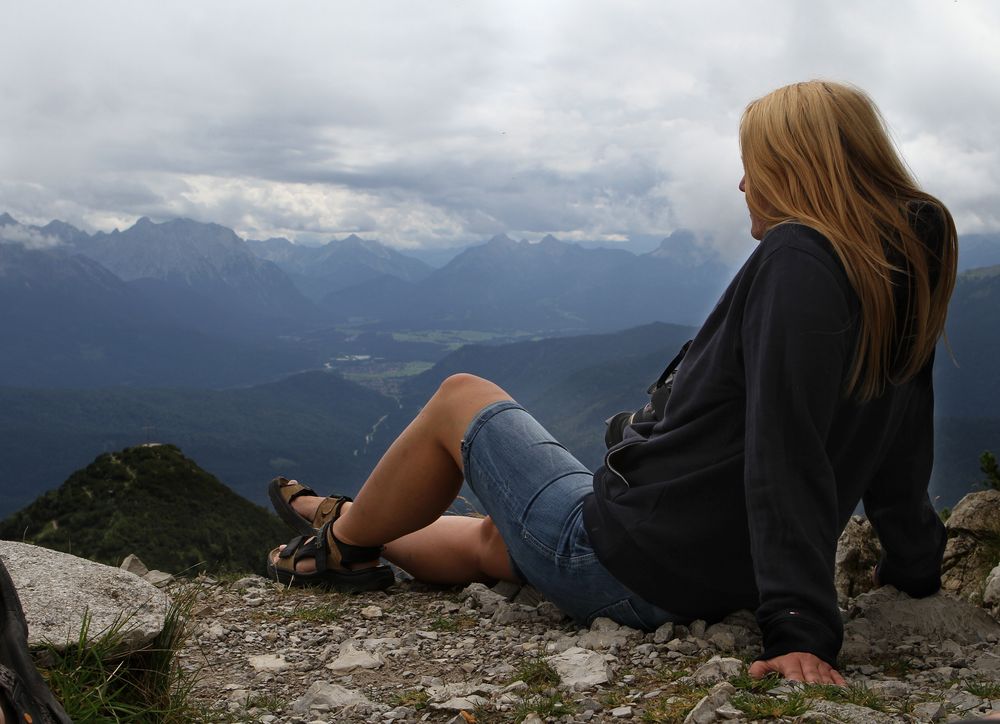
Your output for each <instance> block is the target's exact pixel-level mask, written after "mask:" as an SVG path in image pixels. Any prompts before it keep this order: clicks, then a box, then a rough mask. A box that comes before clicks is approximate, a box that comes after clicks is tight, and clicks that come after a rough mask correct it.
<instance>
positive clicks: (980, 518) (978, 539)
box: [941, 490, 1000, 604]
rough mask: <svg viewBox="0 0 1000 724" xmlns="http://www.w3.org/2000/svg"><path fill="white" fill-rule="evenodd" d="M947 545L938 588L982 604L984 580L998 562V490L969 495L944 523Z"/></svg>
mask: <svg viewBox="0 0 1000 724" xmlns="http://www.w3.org/2000/svg"><path fill="white" fill-rule="evenodd" d="M945 526H946V527H947V528H948V546H947V547H946V548H945V550H944V561H943V562H942V566H941V587H942V588H943V589H944V590H945V591H947V592H949V593H952V594H954V595H955V596H958V597H959V598H964V599H965V600H967V601H970V602H972V603H975V604H982V602H983V591H984V588H985V586H986V578H987V576H988V575H989V574H990V571H991V570H993V568H995V567H996V565H997V564H998V563H1000V490H982V491H980V492H977V493H969V494H968V495H966V496H965V497H964V498H962V500H961V501H959V503H958V505H956V506H955V509H954V510H953V511H952V513H951V516H949V518H948V520H946V521H945Z"/></svg>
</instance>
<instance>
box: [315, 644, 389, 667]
mask: <svg viewBox="0 0 1000 724" xmlns="http://www.w3.org/2000/svg"><path fill="white" fill-rule="evenodd" d="M383 663H384V662H383V661H382V657H381V656H380V655H378V654H371V653H369V652H367V651H360V650H358V649H357V648H356V647H355V646H354V641H353V640H348V641H345V642H344V643H343V644H341V647H340V655H339V656H337V658H336V659H334V660H333V661H331V662H330V663H329V664H327V665H326V668H328V669H329V670H330V671H332V672H333V673H335V674H347V673H350V672H351V671H354V670H355V669H378V668H380V667H381V666H382V664H383Z"/></svg>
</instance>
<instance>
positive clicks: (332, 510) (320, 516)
mask: <svg viewBox="0 0 1000 724" xmlns="http://www.w3.org/2000/svg"><path fill="white" fill-rule="evenodd" d="M353 500H354V499H353V498H349V497H348V496H346V495H331V496H329V497H326V498H323V500H322V501H321V502H320V504H319V507H317V508H316V513H315V514H314V515H313V519H312V526H313V528H316V529H317V530H318V529H319V528H322V527H323V525H324V524H326V523H328V522H330V521H334V520H336V519H337V518H339V517H340V511H341V509H342V508H343V507H344V503H350V502H353Z"/></svg>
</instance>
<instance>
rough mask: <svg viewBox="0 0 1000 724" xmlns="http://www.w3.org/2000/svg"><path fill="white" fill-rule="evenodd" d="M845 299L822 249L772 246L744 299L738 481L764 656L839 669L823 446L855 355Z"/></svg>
mask: <svg viewBox="0 0 1000 724" xmlns="http://www.w3.org/2000/svg"><path fill="white" fill-rule="evenodd" d="M798 233H801V232H799V231H796V230H795V229H794V228H791V229H788V228H786V229H782V227H778V228H777V229H775V230H774V231H772V232H771V234H769V236H772V235H774V234H782V235H795V234H798ZM779 238H780V237H779ZM851 293H852V292H851V291H850V288H849V286H848V285H847V281H846V277H844V275H843V273H842V272H840V270H839V269H838V268H837V267H836V264H835V262H834V261H833V259H832V258H831V257H828V256H827V255H826V253H825V252H824V251H823V250H821V249H818V248H817V249H816V251H815V253H814V252H812V251H810V250H808V248H807V247H805V248H804V247H803V246H802V245H780V244H778V245H777V248H776V249H774V250H772V251H771V253H770V254H769V255H768V256H766V257H765V258H764V259H763V260H762V262H761V265H760V267H759V268H758V271H757V273H756V275H755V277H754V280H753V282H752V285H751V287H750V289H749V291H748V296H747V300H746V307H745V310H744V317H743V322H742V329H741V339H742V345H743V354H744V368H745V373H746V390H747V411H746V467H745V470H744V485H745V494H746V506H747V519H748V523H749V532H750V543H751V554H752V557H753V565H754V575H755V578H756V583H757V588H758V592H759V594H760V605H759V608H758V609H757V620H758V623H759V624H760V627H761V631H762V633H763V637H764V652H763V654H762V656H761V658H764V659H769V658H773V657H775V656H779V655H782V654H786V653H790V652H793V651H801V652H809V653H812V654H815V655H816V656H818V657H820V658H821V659H823V660H825V661H827V662H828V663H830V664H831V665H836V658H837V653H838V652H839V650H840V645H841V642H842V640H843V624H842V622H841V619H840V612H839V609H838V607H837V595H836V589H835V588H834V583H833V578H834V558H835V554H836V546H837V536H838V528H837V511H838V505H837V486H836V481H835V478H834V472H833V466H832V464H831V461H830V460H829V457H828V454H827V446H826V443H827V438H828V434H829V430H830V427H831V424H832V421H833V418H834V415H835V413H836V410H837V409H838V406H839V404H840V402H841V400H842V397H843V387H844V378H845V373H846V370H847V368H848V366H849V364H850V359H849V356H850V354H851V353H852V350H853V343H854V336H855V330H856V326H855V325H854V323H853V319H852V307H851V304H850V297H849V294H851Z"/></svg>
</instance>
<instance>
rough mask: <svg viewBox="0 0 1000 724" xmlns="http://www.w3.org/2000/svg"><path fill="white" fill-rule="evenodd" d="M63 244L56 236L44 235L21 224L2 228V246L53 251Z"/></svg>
mask: <svg viewBox="0 0 1000 724" xmlns="http://www.w3.org/2000/svg"><path fill="white" fill-rule="evenodd" d="M61 243H62V242H60V241H59V239H57V238H56V237H54V236H49V235H47V234H43V233H41V232H40V231H38V230H37V229H31V228H28V227H26V226H22V225H21V224H7V225H6V226H0V244H20V245H21V246H23V247H25V248H28V249H51V248H52V247H54V246H59V244H61Z"/></svg>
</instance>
